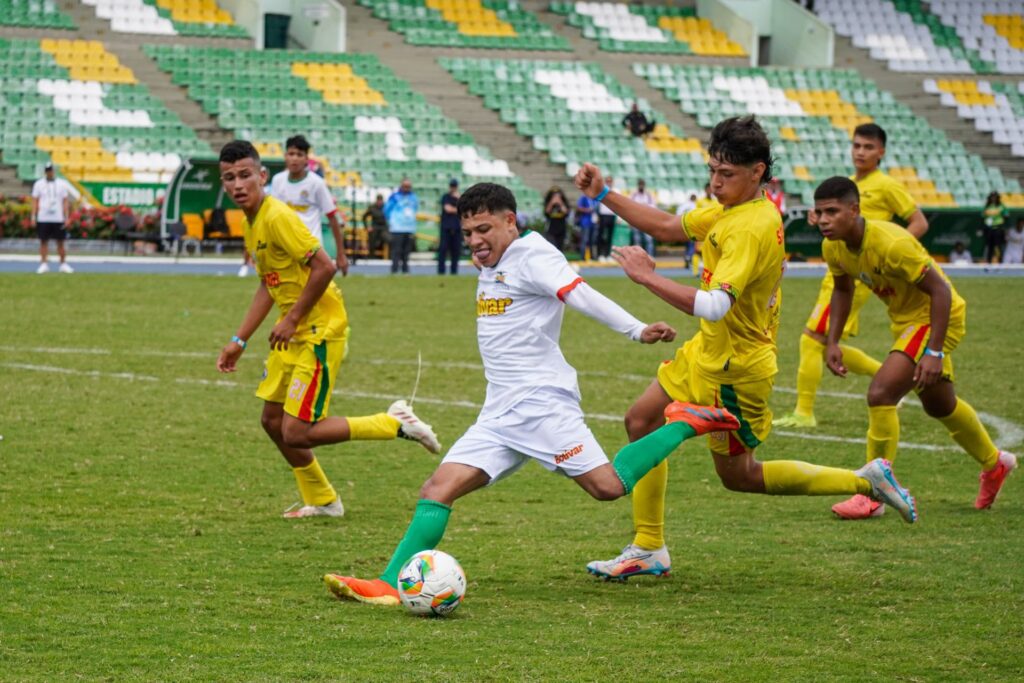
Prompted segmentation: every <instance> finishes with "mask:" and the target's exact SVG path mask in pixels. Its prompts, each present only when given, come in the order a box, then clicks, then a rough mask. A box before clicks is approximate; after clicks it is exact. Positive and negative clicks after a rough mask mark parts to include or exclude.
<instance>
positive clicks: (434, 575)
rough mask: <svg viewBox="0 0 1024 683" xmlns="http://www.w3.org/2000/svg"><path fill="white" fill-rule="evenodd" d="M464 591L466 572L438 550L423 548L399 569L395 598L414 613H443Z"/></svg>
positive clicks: (440, 615) (453, 559)
mask: <svg viewBox="0 0 1024 683" xmlns="http://www.w3.org/2000/svg"><path fill="white" fill-rule="evenodd" d="M465 594H466V573H465V572H463V571H462V567H461V566H460V565H459V563H458V561H456V559H455V558H454V557H452V556H451V555H449V554H448V553H443V552H441V551H440V550H422V551H420V552H418V553H416V554H415V555H413V556H412V557H410V558H409V561H408V562H406V563H405V566H403V567H402V570H401V571H400V572H398V597H399V598H401V600H402V604H403V605H405V606H406V607H408V608H409V611H410V612H412V613H413V614H421V615H436V616H439V617H443V616H446V615H448V614H451V613H452V612H454V611H455V608H456V607H458V606H459V603H460V602H462V597H463V596H464V595H465Z"/></svg>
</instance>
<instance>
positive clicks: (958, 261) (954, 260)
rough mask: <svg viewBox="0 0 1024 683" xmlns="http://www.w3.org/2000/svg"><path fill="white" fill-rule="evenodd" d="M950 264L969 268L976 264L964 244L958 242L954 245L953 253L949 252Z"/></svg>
mask: <svg viewBox="0 0 1024 683" xmlns="http://www.w3.org/2000/svg"><path fill="white" fill-rule="evenodd" d="M949 263H950V265H954V266H969V265H970V264H972V263H974V259H973V258H971V252H969V251H967V247H966V246H965V245H964V243H963V242H957V243H956V244H954V245H953V251H951V252H949Z"/></svg>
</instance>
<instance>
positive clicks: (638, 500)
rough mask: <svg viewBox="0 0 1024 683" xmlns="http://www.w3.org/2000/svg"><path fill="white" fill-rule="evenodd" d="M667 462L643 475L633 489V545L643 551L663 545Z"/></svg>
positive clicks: (662, 462)
mask: <svg viewBox="0 0 1024 683" xmlns="http://www.w3.org/2000/svg"><path fill="white" fill-rule="evenodd" d="M667 488H668V460H662V461H661V464H659V465H658V466H657V467H655V468H654V469H652V470H651V471H650V472H648V473H647V474H645V475H644V476H643V478H642V479H640V481H638V482H637V483H636V486H635V487H633V527H634V528H635V529H636V536H634V538H633V544H634V545H638V546H640V547H641V548H644V549H645V550H654V549H655V548H660V547H661V546H663V545H665V490H666V489H667Z"/></svg>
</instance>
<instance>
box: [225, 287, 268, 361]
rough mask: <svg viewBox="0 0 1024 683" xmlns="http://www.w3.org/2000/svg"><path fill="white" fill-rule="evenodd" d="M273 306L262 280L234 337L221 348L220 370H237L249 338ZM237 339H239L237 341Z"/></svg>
mask: <svg viewBox="0 0 1024 683" xmlns="http://www.w3.org/2000/svg"><path fill="white" fill-rule="evenodd" d="M273 307H274V300H273V299H272V298H270V292H268V291H267V287H266V285H264V284H263V283H262V282H261V283H260V286H259V287H258V288H257V289H256V293H255V294H254V295H253V297H252V303H251V304H249V310H248V311H246V312H245V317H244V318H242V324H241V325H239V326H238V331H237V332H236V333H235V337H234V339H232V340H231V341H230V342H228V343H227V344H226V345H225V346H224V348H223V349H221V350H220V357H218V358H217V370H219V371H220V372H234V371H235V365H236V364H237V363H238V359H239V358H241V356H242V352H243V351H245V346H246V344H247V343H248V341H249V338H250V337H252V335H253V334H254V333H255V332H256V330H257V329H258V328H259V326H260V324H262V323H263V320H264V318H266V317H267V314H268V313H270V309H271V308H273ZM236 339H237V340H238V341H235V340H236Z"/></svg>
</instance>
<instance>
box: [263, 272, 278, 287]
mask: <svg viewBox="0 0 1024 683" xmlns="http://www.w3.org/2000/svg"><path fill="white" fill-rule="evenodd" d="M263 284H264V285H266V286H267V287H278V286H280V285H281V276H280V275H279V274H278V273H276V272H270V273H267V274H266V275H264V276H263Z"/></svg>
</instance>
